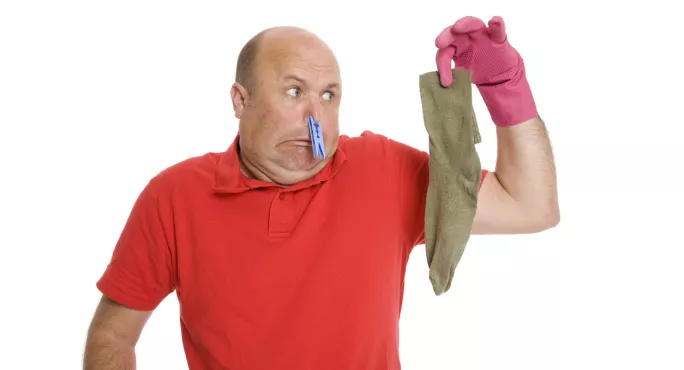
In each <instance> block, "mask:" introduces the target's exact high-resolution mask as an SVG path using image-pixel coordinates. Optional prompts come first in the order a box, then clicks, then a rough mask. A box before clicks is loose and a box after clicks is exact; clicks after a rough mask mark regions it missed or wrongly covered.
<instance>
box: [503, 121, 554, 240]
mask: <svg viewBox="0 0 684 370" xmlns="http://www.w3.org/2000/svg"><path fill="white" fill-rule="evenodd" d="M497 142H498V155H497V163H496V177H497V179H498V180H499V182H500V183H501V185H502V186H503V188H504V189H505V190H506V192H507V193H508V194H509V195H510V196H511V198H512V199H514V201H515V203H516V204H518V205H519V206H520V207H521V209H522V210H523V212H524V213H525V215H527V216H529V217H531V218H533V219H534V220H535V222H536V223H540V224H542V225H544V226H545V227H552V226H555V225H556V224H557V223H558V221H559V218H560V212H559V207H558V192H557V185H556V166H555V161H554V158H553V152H552V148H551V143H550V140H549V136H548V133H547V131H546V126H545V125H544V122H543V121H542V120H541V119H540V118H534V119H532V120H529V121H526V122H523V123H521V124H518V125H514V126H510V127H497Z"/></svg>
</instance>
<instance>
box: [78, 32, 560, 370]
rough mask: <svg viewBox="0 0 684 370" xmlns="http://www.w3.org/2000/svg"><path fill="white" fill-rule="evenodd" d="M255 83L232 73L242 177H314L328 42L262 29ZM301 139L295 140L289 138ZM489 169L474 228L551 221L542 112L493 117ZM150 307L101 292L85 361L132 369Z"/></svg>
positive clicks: (328, 79) (328, 89) (327, 124)
mask: <svg viewBox="0 0 684 370" xmlns="http://www.w3.org/2000/svg"><path fill="white" fill-rule="evenodd" d="M259 54H260V59H259V62H258V63H257V64H256V67H255V81H254V88H253V89H248V88H247V87H245V86H242V85H240V84H238V83H235V84H234V85H233V86H232V89H231V99H232V103H233V108H234V109H235V117H236V118H238V119H239V120H240V124H239V132H240V142H239V144H240V160H241V170H242V171H243V173H244V174H245V175H246V176H248V177H251V178H254V179H258V180H261V181H265V182H271V183H278V184H282V185H291V184H294V183H296V182H299V181H303V180H306V179H308V178H311V177H313V176H314V175H315V174H316V173H318V171H320V170H321V169H322V168H323V167H324V166H325V164H326V163H327V161H329V160H330V159H331V154H332V153H334V152H335V150H336V148H337V145H338V137H339V123H338V111H339V106H340V99H341V96H342V94H341V81H340V71H339V66H338V63H337V60H336V59H335V56H334V54H333V53H332V51H331V50H330V49H329V48H328V47H327V45H326V44H325V43H324V42H322V41H321V40H320V39H318V38H317V37H316V36H315V35H313V34H311V33H309V32H307V31H305V30H301V29H297V28H291V27H279V28H274V29H270V30H269V31H268V32H266V33H265V34H264V37H263V40H262V44H261V48H260V51H259ZM310 114H311V115H313V116H314V118H315V120H316V121H320V124H321V125H322V128H323V133H324V135H325V137H324V142H325V148H326V152H327V155H326V159H325V160H321V159H314V158H313V155H312V149H311V144H310V143H309V139H308V135H309V131H308V130H309V128H308V124H307V117H308V116H309V115H310ZM297 139H300V140H297ZM497 145H498V149H497V153H498V157H497V163H496V170H495V171H491V172H489V174H488V175H487V176H486V177H485V180H484V182H483V184H482V187H481V189H480V194H479V197H478V208H477V213H476V215H475V220H474V225H473V233H474V234H528V233H536V232H540V231H543V230H546V229H549V228H551V227H554V226H556V225H557V224H558V222H559V221H560V212H559V207H558V196H557V185H556V170H555V163H554V158H553V154H552V150H551V144H550V141H549V138H548V135H547V132H546V128H545V125H544V122H543V121H542V120H541V119H540V118H539V117H536V118H534V119H531V120H529V121H527V122H523V123H521V124H518V125H515V126H511V127H497ZM151 314H152V311H137V310H133V309H130V308H127V307H124V306H122V305H120V304H118V303H116V302H114V301H112V300H110V299H108V298H106V297H102V300H101V301H100V303H99V305H98V307H97V310H96V312H95V315H94V317H93V320H92V323H91V325H90V328H89V330H88V336H87V339H86V347H85V355H84V369H86V370H95V369H97V370H110V369H111V370H115V369H116V370H123V369H125V370H129V369H135V346H136V343H137V342H138V339H139V338H140V335H141V333H142V330H143V327H144V326H145V324H146V323H147V321H148V319H149V318H150V315H151Z"/></svg>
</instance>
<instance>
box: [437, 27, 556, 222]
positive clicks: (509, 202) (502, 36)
mask: <svg viewBox="0 0 684 370" xmlns="http://www.w3.org/2000/svg"><path fill="white" fill-rule="evenodd" d="M435 44H436V46H437V48H438V51H437V68H438V71H439V74H440V82H441V84H442V85H443V86H449V85H450V84H451V83H452V82H453V80H452V73H451V62H452V60H453V62H454V63H455V65H456V67H457V68H462V69H467V70H469V71H471V76H472V82H473V84H474V85H475V86H477V88H478V90H479V92H480V94H481V95H482V99H483V101H484V102H485V105H486V106H487V109H488V110H489V113H490V115H491V118H492V121H493V122H494V124H496V126H497V128H496V130H497V131H496V132H497V146H498V150H497V163H496V169H495V170H494V171H493V172H489V173H487V174H486V175H485V177H484V180H483V183H482V186H481V187H480V192H479V194H478V206H477V213H476V215H475V221H474V225H473V230H472V232H473V233H474V234H521V233H534V232H539V231H542V230H546V229H548V228H550V227H553V226H555V225H556V224H557V223H558V222H559V220H560V211H559V206H558V194H557V186H556V168H555V163H554V158H553V154H552V150H551V144H550V140H549V137H548V134H547V131H546V127H545V124H544V122H543V121H542V120H541V118H540V117H539V114H538V113H537V107H536V104H535V102H534V98H533V96H532V91H531V89H530V86H529V83H528V81H527V77H526V74H525V65H524V63H523V60H522V57H521V56H520V54H519V53H518V52H517V51H516V50H515V49H514V48H513V47H512V46H511V45H510V43H509V42H508V36H507V34H506V26H505V24H504V21H503V19H502V18H501V17H498V16H497V17H493V18H492V19H491V20H490V21H489V23H488V24H487V25H485V24H484V22H483V21H481V20H480V19H478V18H475V17H463V18H461V19H459V20H458V21H456V23H454V24H453V25H452V26H449V27H447V28H445V29H444V30H443V31H442V32H441V33H440V34H439V36H438V37H437V39H436V40H435Z"/></svg>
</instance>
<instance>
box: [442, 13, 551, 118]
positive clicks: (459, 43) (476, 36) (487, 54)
mask: <svg viewBox="0 0 684 370" xmlns="http://www.w3.org/2000/svg"><path fill="white" fill-rule="evenodd" d="M435 45H436V46H437V48H438V50H437V71H438V72H439V76H440V82H441V84H442V86H444V87H448V86H449V85H451V83H452V82H453V81H452V80H453V78H452V73H451V61H452V60H453V61H454V63H455V65H456V68H458V69H467V70H469V71H470V72H471V75H472V81H473V84H475V85H476V86H477V88H478V90H479V91H480V95H482V100H483V101H484V102H485V105H486V106H487V109H488V110H489V114H490V115H491V117H492V121H494V123H495V124H496V125H498V126H512V125H516V124H519V123H522V122H524V121H526V120H529V119H531V118H534V117H536V116H537V114H538V113H537V107H536V104H535V102H534V99H533V97H532V91H531V89H530V86H529V84H528V82H527V78H526V75H525V65H524V63H523V60H522V57H520V54H518V52H517V51H516V50H515V49H514V48H513V47H512V46H511V45H510V44H509V43H508V37H507V35H506V26H505V24H504V21H503V19H502V18H501V17H498V16H497V17H493V18H492V19H491V20H490V21H489V27H487V26H486V25H485V24H484V22H483V21H482V20H480V19H478V18H475V17H470V16H468V17H463V18H461V19H459V20H458V21H456V23H455V24H453V25H452V26H449V27H447V28H445V29H444V30H443V31H442V32H441V33H440V34H439V36H437V39H436V40H435Z"/></svg>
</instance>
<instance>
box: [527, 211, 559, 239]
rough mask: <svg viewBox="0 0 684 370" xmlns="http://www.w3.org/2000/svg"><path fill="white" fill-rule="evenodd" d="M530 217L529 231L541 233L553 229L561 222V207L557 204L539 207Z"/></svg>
mask: <svg viewBox="0 0 684 370" xmlns="http://www.w3.org/2000/svg"><path fill="white" fill-rule="evenodd" d="M530 213H531V214H530V215H529V217H528V220H529V223H528V225H529V226H528V227H529V233H539V232H542V231H546V230H549V229H552V228H554V227H556V226H558V224H559V223H560V218H561V216H560V209H559V207H558V206H557V205H553V206H548V207H543V208H537V210H536V211H533V212H530Z"/></svg>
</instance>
